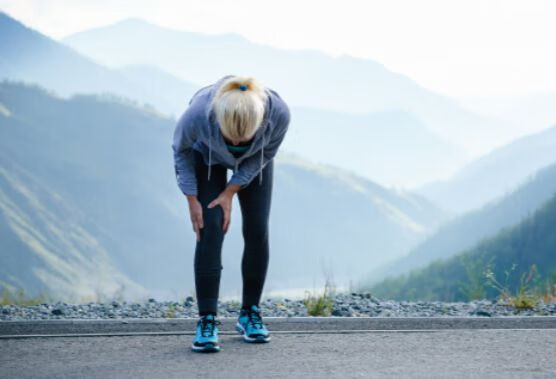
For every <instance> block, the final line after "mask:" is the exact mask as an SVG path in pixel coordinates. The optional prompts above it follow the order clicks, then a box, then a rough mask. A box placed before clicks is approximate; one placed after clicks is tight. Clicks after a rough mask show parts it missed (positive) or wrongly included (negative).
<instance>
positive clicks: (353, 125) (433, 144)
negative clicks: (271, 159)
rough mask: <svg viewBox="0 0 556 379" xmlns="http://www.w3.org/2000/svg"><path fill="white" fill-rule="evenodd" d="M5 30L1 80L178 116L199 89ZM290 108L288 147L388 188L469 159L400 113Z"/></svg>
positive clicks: (3, 18) (5, 20)
mask: <svg viewBox="0 0 556 379" xmlns="http://www.w3.org/2000/svg"><path fill="white" fill-rule="evenodd" d="M0 30H1V31H2V33H1V34H2V37H0V42H2V44H1V45H0V56H1V57H2V62H3V65H2V66H0V74H2V75H1V76H4V77H7V78H9V79H17V80H23V81H26V82H30V83H37V84H40V85H42V86H44V87H46V88H48V89H50V90H53V91H55V92H56V93H57V94H59V95H61V96H69V95H73V94H76V93H104V92H110V93H115V94H118V95H120V96H124V97H126V98H129V99H132V100H134V101H136V102H137V103H138V104H141V103H146V104H150V105H151V106H153V107H154V108H155V109H156V110H158V111H160V112H162V113H164V114H168V115H174V117H177V116H179V115H181V113H182V112H183V111H184V110H185V108H186V105H187V102H188V101H189V98H190V97H191V95H192V93H193V92H194V91H195V90H196V89H197V88H198V85H197V84H191V83H190V82H188V81H185V80H183V79H180V78H178V77H177V76H174V75H172V74H170V73H169V72H168V71H165V70H163V69H160V68H157V67H155V66H153V65H144V64H143V65H140V64H132V65H126V66H123V67H119V68H114V69H109V68H106V67H104V66H101V65H98V64H97V63H95V61H93V60H91V59H89V58H86V57H84V56H82V55H81V54H79V53H77V52H76V51H74V50H73V49H71V48H68V47H67V46H65V45H63V44H61V43H58V42H56V41H54V40H52V39H50V38H48V37H46V36H43V35H41V34H40V33H38V32H36V31H33V30H32V29H29V28H27V27H25V26H23V25H22V24H20V23H19V22H17V21H16V20H13V19H11V18H10V17H9V16H7V15H5V14H2V13H0ZM2 38H3V40H2ZM13 41H15V42H17V45H13V44H12V42H13ZM183 46H187V45H183ZM188 60H191V59H188ZM214 78H215V77H213V79H214ZM291 109H292V115H293V116H292V128H291V130H292V132H291V133H292V134H294V135H295V136H296V137H295V138H290V139H288V141H286V142H285V143H284V145H283V146H282V147H281V148H282V149H284V150H286V151H291V152H296V153H298V154H300V155H302V156H304V157H307V158H309V159H311V160H313V161H319V162H322V163H328V164H332V165H335V166H338V167H342V168H345V169H349V170H352V171H354V172H357V173H358V174H360V175H363V176H365V177H366V178H370V179H372V180H377V181H379V182H381V183H386V184H389V185H397V186H408V185H417V184H423V183H426V182H428V181H431V180H435V179H437V178H439V177H446V176H447V175H449V174H450V173H452V172H453V169H454V167H459V166H461V165H463V164H464V163H465V162H466V161H467V159H468V155H467V154H466V153H465V152H464V151H462V149H460V148H458V147H457V146H456V145H454V144H453V143H450V142H449V141H447V140H446V139H444V138H441V137H439V136H438V134H437V133H436V132H433V131H431V130H430V129H429V128H428V127H427V125H425V124H424V123H423V122H422V121H420V120H419V119H418V118H416V117H415V116H414V114H413V113H409V112H406V111H403V110H401V109H388V110H382V111H377V112H374V113H370V112H367V113H365V114H350V113H345V112H344V113H342V112H337V111H325V110H322V109H316V108H304V107H297V106H294V105H292V106H291ZM317 140H318V143H316V141H317ZM354 151H359V153H358V154H353V152H354Z"/></svg>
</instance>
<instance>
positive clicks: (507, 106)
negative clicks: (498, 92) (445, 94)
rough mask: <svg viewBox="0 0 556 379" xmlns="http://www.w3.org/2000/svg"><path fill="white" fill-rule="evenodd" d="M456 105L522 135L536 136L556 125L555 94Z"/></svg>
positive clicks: (478, 99)
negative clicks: (495, 120) (504, 124)
mask: <svg viewBox="0 0 556 379" xmlns="http://www.w3.org/2000/svg"><path fill="white" fill-rule="evenodd" d="M457 101H458V102H459V103H460V104H462V106H463V107H465V108H466V109H469V110H470V111H472V112H474V113H479V114H483V115H486V116H489V117H495V118H498V119H501V120H505V121H507V122H508V123H509V124H508V125H512V128H514V129H515V130H516V131H519V132H523V134H529V133H535V132H538V131H541V130H543V129H545V128H546V127H547V126H548V125H554V124H555V123H556V92H537V93H532V94H524V95H506V96H473V97H464V98H458V99H457Z"/></svg>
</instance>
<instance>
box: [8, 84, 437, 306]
mask: <svg viewBox="0 0 556 379" xmlns="http://www.w3.org/2000/svg"><path fill="white" fill-rule="evenodd" d="M0 109H1V112H0V149H1V151H2V160H1V162H0V163H1V165H0V169H1V170H2V171H0V172H2V173H3V176H2V178H3V180H2V182H0V183H2V185H1V186H0V217H2V220H3V222H2V223H1V226H2V228H1V230H0V235H2V236H3V238H2V239H1V241H2V246H1V248H0V267H2V270H3V271H1V276H0V278H1V280H2V282H3V284H4V285H5V284H6V283H7V284H9V285H10V286H13V287H16V288H20V287H22V288H25V289H26V290H29V291H31V292H32V291H34V290H36V289H39V288H46V289H52V290H56V289H57V288H59V287H60V286H61V285H59V284H58V283H57V282H56V281H55V280H54V279H53V278H55V277H60V275H61V274H60V273H61V272H63V271H64V267H66V266H68V265H70V263H71V267H73V268H72V272H76V273H78V275H77V274H76V275H74V276H72V275H70V274H68V276H67V277H65V278H64V288H67V289H68V290H71V289H72V288H74V289H75V293H74V294H72V295H75V296H89V295H90V294H89V293H88V292H87V291H88V290H90V288H89V287H88V284H87V283H92V284H91V286H93V284H94V283H96V281H97V280H98V278H103V277H104V276H103V275H106V273H112V274H110V277H111V279H110V280H106V283H105V285H106V287H108V288H109V289H113V288H116V287H117V288H120V287H118V286H117V284H118V283H120V282H121V283H125V286H124V287H125V288H126V289H129V290H131V289H137V291H133V294H137V296H139V294H148V295H150V296H157V297H159V298H160V297H172V296H174V297H177V296H178V295H183V294H184V292H185V291H191V290H192V289H193V270H192V262H193V253H194V241H195V235H194V233H193V231H192V229H191V225H190V220H189V218H188V216H187V205H186V202H185V199H184V197H183V195H182V194H181V193H180V192H179V189H178V188H177V185H176V183H175V177H174V171H173V161H172V154H171V148H170V144H171V136H172V133H173V129H174V126H175V120H173V119H169V118H164V117H160V116H159V115H158V114H157V113H156V112H153V111H152V110H151V109H150V108H138V107H136V106H134V105H133V104H130V103H128V102H127V101H126V100H125V99H119V98H117V97H114V96H112V95H111V96H108V95H103V96H100V97H99V96H92V95H86V96H85V95H80V96H74V97H72V98H70V99H61V98H57V97H54V96H52V95H51V94H49V93H48V92H46V91H44V90H43V89H41V88H39V87H34V86H27V85H21V84H16V83H12V82H4V83H2V84H1V85H0ZM287 138H288V137H287ZM276 159H277V166H276V174H275V175H276V179H275V183H276V185H275V190H274V193H273V211H272V213H271V225H272V228H271V233H272V237H271V261H272V262H271V266H270V268H269V274H268V282H267V284H268V286H267V287H266V288H267V290H269V291H270V290H272V289H275V290H276V289H287V288H291V287H296V288H301V287H305V288H307V287H310V286H311V285H313V284H315V282H317V283H318V282H320V281H321V280H323V278H322V276H323V273H322V270H323V267H326V268H332V269H333V272H334V275H335V278H336V279H337V280H338V281H343V282H346V281H347V280H349V279H351V278H354V277H356V276H357V275H360V274H362V273H364V272H365V271H366V270H367V269H368V268H369V267H376V266H377V265H379V264H381V263H384V262H386V261H387V260H388V259H393V258H395V257H398V256H401V255H404V254H406V253H407V251H408V250H409V248H410V247H412V246H414V245H415V244H416V243H418V242H419V241H421V240H422V239H423V238H424V237H425V236H426V235H427V233H428V231H429V230H431V229H434V228H435V227H436V226H437V225H438V224H439V223H440V222H441V221H442V219H443V218H444V217H445V214H444V213H443V212H442V211H440V210H439V209H437V208H436V207H435V206H434V205H433V204H431V203H430V202H429V201H428V200H426V199H424V198H422V197H420V196H416V195H413V194H409V193H404V192H394V191H391V190H388V189H386V188H384V187H382V186H380V185H377V184H375V183H372V182H370V181H368V180H364V179H362V178H361V177H358V176H356V175H353V174H352V173H349V172H345V171H342V170H340V169H337V168H334V167H331V166H324V165H316V164H313V163H311V162H308V161H305V160H303V159H301V158H300V157H296V156H294V155H288V154H285V153H279V155H278V156H277V157H276ZM28 178H32V180H28ZM14 188H15V189H14ZM22 194H23V195H22ZM43 208H44V211H43V210H42V209H43ZM38 210H41V211H40V212H39V211H38ZM41 212H44V213H45V216H42V213H41ZM20 219H24V220H25V228H26V230H27V234H30V235H33V236H35V237H34V239H29V238H27V237H26V235H23V234H21V233H20V227H19V226H18V225H19V224H21V223H22V221H20ZM233 220H235V221H233ZM240 220H241V213H240V209H239V203H238V202H237V200H234V206H233V211H232V223H231V226H230V228H231V229H230V232H229V234H228V235H227V239H226V243H225V247H224V249H223V266H224V267H225V270H224V272H223V278H222V294H223V295H226V294H236V293H238V291H239V290H240V288H241V286H240V283H241V273H240V261H241V254H242V251H243V241H242V237H241V222H240ZM35 240H40V241H41V243H42V244H44V245H47V246H48V251H49V255H45V254H44V253H43V249H42V248H41V246H39V245H37V243H35V242H34V241H35ZM5 241H10V242H9V243H7V242H5ZM70 244H71V245H70ZM51 259H52V260H51ZM89 261H92V262H99V265H98V266H96V265H94V264H93V265H90V264H89V263H87V262H89ZM68 262H70V263H68ZM292 262H296V264H295V265H292V264H291V263H292ZM56 270H58V271H56ZM43 271H44V272H49V275H42V274H37V273H39V272H43ZM118 278H121V279H118ZM77 279H79V280H78V281H77ZM101 280H104V279H101ZM74 281H75V282H74ZM91 288H92V287H91ZM142 289H144V291H141V290H142ZM188 293H189V292H187V294H188ZM125 295H126V296H132V292H131V291H130V292H129V293H128V292H125Z"/></svg>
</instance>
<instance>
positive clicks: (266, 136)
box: [172, 75, 290, 195]
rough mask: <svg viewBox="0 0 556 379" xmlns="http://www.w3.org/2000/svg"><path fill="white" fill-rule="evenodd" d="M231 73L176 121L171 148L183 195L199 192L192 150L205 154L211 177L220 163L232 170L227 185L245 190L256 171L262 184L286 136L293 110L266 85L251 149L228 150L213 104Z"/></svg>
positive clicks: (201, 93) (198, 94)
mask: <svg viewBox="0 0 556 379" xmlns="http://www.w3.org/2000/svg"><path fill="white" fill-rule="evenodd" d="M232 76H233V75H226V76H224V77H222V78H221V79H219V80H218V81H217V82H216V83H214V84H211V85H209V86H206V87H203V88H201V89H200V90H198V91H197V92H196V93H195V94H194V95H193V97H192V98H191V100H190V101H189V106H188V108H187V109H186V110H185V112H184V113H183V115H182V116H181V117H180V119H179V120H178V122H177V125H176V129H175V131H174V141H173V144H172V150H173V152H174V168H175V173H176V179H177V182H178V186H179V188H180V190H181V191H182V192H183V194H184V195H197V178H196V176H195V162H194V161H193V149H195V150H197V151H199V152H200V153H201V154H202V156H203V160H204V162H205V164H207V165H208V180H210V174H211V166H212V165H213V164H221V165H223V166H225V167H226V168H229V169H231V170H233V175H232V176H231V178H230V179H229V180H228V184H239V185H241V187H240V188H241V189H243V188H245V187H246V186H247V185H248V184H249V183H250V182H251V181H252V180H253V179H254V178H255V176H257V174H258V175H259V185H260V184H262V180H263V175H262V171H263V168H264V167H265V166H266V164H267V163H268V162H269V161H270V160H271V159H272V158H274V156H275V155H276V152H277V151H278V147H279V146H280V144H281V143H282V141H283V139H284V136H285V135H286V131H287V130H288V126H289V123H290V110H289V108H288V106H287V104H286V103H285V102H284V100H282V98H281V97H280V96H279V95H278V93H277V92H275V91H274V90H272V89H270V88H267V87H265V89H264V90H265V91H266V93H267V95H268V101H267V102H266V108H265V114H264V117H263V121H262V123H261V125H260V126H259V128H258V129H257V131H256V133H255V136H254V138H253V140H252V142H251V144H250V147H249V149H248V150H247V151H246V152H245V153H243V154H242V155H241V156H240V157H238V158H236V157H235V156H234V155H233V154H232V153H231V152H230V151H229V150H228V147H227V146H226V141H225V140H224V137H223V135H222V133H221V131H220V125H219V124H218V121H216V117H215V114H214V111H213V110H212V109H211V107H210V104H211V101H212V98H213V97H214V95H215V94H216V90H217V89H218V88H219V87H220V85H221V84H223V82H224V80H225V79H227V78H229V77H232Z"/></svg>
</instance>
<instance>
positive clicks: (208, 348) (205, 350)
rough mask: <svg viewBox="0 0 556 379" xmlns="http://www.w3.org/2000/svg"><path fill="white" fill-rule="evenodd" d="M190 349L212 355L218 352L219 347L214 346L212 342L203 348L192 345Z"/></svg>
mask: <svg viewBox="0 0 556 379" xmlns="http://www.w3.org/2000/svg"><path fill="white" fill-rule="evenodd" d="M191 349H192V350H193V351H195V352H198V353H213V352H218V351H220V345H215V344H214V343H212V342H207V343H206V344H205V345H203V346H196V345H194V344H192V345H191Z"/></svg>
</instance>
